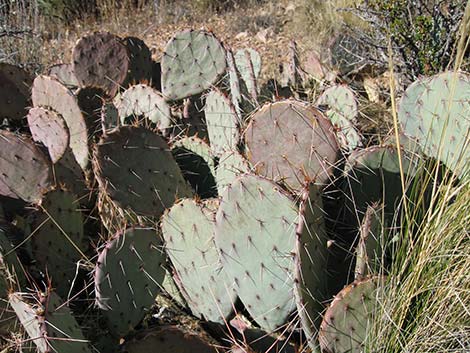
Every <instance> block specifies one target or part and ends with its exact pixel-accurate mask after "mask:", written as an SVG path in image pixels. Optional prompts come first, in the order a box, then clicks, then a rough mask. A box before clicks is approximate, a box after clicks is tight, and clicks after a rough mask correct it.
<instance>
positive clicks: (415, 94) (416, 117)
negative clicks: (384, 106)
mask: <svg viewBox="0 0 470 353" xmlns="http://www.w3.org/2000/svg"><path fill="white" fill-rule="evenodd" d="M429 81H430V78H429V77H426V78H422V79H418V80H416V81H415V82H413V83H412V84H411V85H409V86H408V88H407V89H406V91H405V93H404V94H403V96H402V97H401V99H400V101H399V102H398V106H397V116H398V119H399V120H400V123H401V125H402V129H403V131H404V132H406V133H407V134H409V135H411V136H413V137H414V138H415V139H417V140H426V135H425V134H426V132H425V131H424V130H423V116H422V115H421V114H420V112H419V111H420V107H421V106H422V105H423V101H422V98H421V96H422V94H423V93H424V91H426V90H429Z"/></svg>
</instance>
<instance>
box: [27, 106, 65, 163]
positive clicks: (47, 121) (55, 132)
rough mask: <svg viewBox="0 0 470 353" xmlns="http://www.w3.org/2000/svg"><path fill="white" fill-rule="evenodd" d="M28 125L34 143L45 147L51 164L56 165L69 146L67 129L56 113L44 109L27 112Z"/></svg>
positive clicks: (33, 109) (32, 109)
mask: <svg viewBox="0 0 470 353" xmlns="http://www.w3.org/2000/svg"><path fill="white" fill-rule="evenodd" d="M27 119H28V125H29V130H30V131H31V135H32V136H33V139H34V141H36V142H41V143H42V144H43V145H44V146H46V147H47V149H48V151H49V156H50V157H51V161H52V163H56V162H57V161H58V160H59V159H60V158H62V156H63V155H64V153H65V151H66V150H67V148H68V146H69V138H70V136H69V129H68V128H67V125H66V124H65V121H64V119H63V118H62V117H61V116H60V115H59V114H57V113H56V112H54V111H52V110H49V109H45V108H41V107H38V108H31V109H30V110H29V113H28V116H27Z"/></svg>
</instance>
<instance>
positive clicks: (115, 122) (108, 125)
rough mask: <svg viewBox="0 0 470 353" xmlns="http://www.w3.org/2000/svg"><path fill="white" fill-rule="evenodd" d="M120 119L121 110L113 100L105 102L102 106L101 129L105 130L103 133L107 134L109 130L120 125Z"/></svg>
mask: <svg viewBox="0 0 470 353" xmlns="http://www.w3.org/2000/svg"><path fill="white" fill-rule="evenodd" d="M120 121H121V119H120V118H119V111H118V110H117V108H116V106H115V105H114V104H113V103H111V102H108V103H105V104H103V106H102V107H101V129H102V130H103V134H106V131H108V130H112V129H114V128H115V127H118V126H119V125H120Z"/></svg>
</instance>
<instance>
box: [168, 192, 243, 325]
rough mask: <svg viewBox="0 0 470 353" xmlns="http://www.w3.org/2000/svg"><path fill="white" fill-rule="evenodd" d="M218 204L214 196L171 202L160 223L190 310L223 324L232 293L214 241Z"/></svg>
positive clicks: (231, 305)
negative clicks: (204, 198) (199, 200)
mask: <svg viewBox="0 0 470 353" xmlns="http://www.w3.org/2000/svg"><path fill="white" fill-rule="evenodd" d="M218 204H219V203H218V200H217V199H208V200H204V201H203V202H197V201H194V200H192V199H185V200H182V201H180V202H178V203H176V204H175V205H173V207H172V208H171V209H170V210H169V211H168V212H167V213H165V214H164V215H163V217H162V222H161V223H162V232H163V237H164V238H165V243H166V251H167V253H168V256H169V257H170V259H171V261H172V263H173V266H174V267H175V269H176V271H177V273H178V279H179V281H178V284H180V287H181V293H182V295H183V296H184V297H185V299H186V302H187V303H188V305H189V308H190V309H191V311H192V313H193V314H194V315H195V316H198V317H201V316H203V317H204V318H205V319H206V320H208V321H214V322H219V323H222V324H223V323H224V320H225V318H227V317H228V315H229V314H230V313H231V312H232V310H233V305H234V303H235V300H236V293H235V292H234V291H233V289H232V288H231V287H230V286H229V281H228V279H227V276H226V274H225V272H223V271H221V268H222V265H221V263H220V260H219V255H218V252H217V248H216V246H215V243H214V221H215V219H214V218H215V212H216V211H217V207H218Z"/></svg>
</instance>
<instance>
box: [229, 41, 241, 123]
mask: <svg viewBox="0 0 470 353" xmlns="http://www.w3.org/2000/svg"><path fill="white" fill-rule="evenodd" d="M226 51H227V66H228V75H229V77H228V79H229V85H230V97H232V104H233V106H234V108H235V110H236V112H237V116H238V118H240V117H241V116H242V110H241V105H242V102H243V98H242V91H241V86H240V78H239V72H238V70H237V67H236V65H235V58H234V56H233V53H232V51H231V50H230V49H226Z"/></svg>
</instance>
